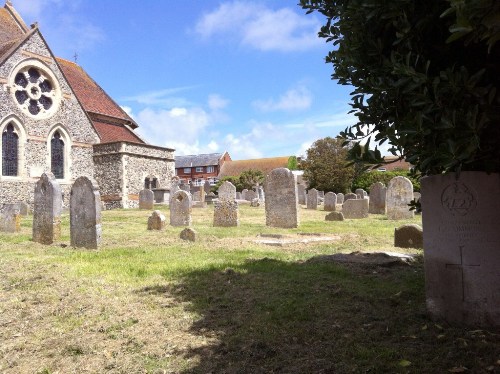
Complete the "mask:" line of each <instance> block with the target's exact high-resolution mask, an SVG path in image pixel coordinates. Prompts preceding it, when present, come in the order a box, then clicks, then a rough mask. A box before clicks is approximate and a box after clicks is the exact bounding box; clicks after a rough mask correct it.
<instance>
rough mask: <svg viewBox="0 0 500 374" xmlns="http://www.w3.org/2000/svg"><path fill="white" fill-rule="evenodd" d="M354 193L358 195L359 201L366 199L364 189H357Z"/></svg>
mask: <svg viewBox="0 0 500 374" xmlns="http://www.w3.org/2000/svg"><path fill="white" fill-rule="evenodd" d="M354 193H355V194H356V198H357V199H364V198H365V190H363V189H362V188H356V191H354Z"/></svg>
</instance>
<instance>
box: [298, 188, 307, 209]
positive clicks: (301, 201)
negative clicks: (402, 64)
mask: <svg viewBox="0 0 500 374" xmlns="http://www.w3.org/2000/svg"><path fill="white" fill-rule="evenodd" d="M297 196H298V199H299V204H300V205H306V187H305V186H304V185H303V184H298V185H297Z"/></svg>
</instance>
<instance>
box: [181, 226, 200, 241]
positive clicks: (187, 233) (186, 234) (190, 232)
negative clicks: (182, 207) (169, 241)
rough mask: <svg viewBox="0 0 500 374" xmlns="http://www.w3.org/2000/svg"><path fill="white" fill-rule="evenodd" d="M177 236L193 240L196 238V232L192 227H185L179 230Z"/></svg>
mask: <svg viewBox="0 0 500 374" xmlns="http://www.w3.org/2000/svg"><path fill="white" fill-rule="evenodd" d="M179 237H180V238H181V239H182V240H186V241H189V242H195V241H196V239H197V238H198V233H197V232H196V231H195V230H194V229H192V228H191V227H186V228H185V229H184V230H182V231H181V233H180V234H179Z"/></svg>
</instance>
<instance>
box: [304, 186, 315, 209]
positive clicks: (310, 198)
mask: <svg viewBox="0 0 500 374" xmlns="http://www.w3.org/2000/svg"><path fill="white" fill-rule="evenodd" d="M306 207H307V209H318V190H316V189H315V188H312V189H310V190H309V191H307V206H306Z"/></svg>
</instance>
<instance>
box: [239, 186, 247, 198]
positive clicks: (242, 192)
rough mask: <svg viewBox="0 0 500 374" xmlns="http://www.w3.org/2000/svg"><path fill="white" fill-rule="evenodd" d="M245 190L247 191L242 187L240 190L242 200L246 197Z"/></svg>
mask: <svg viewBox="0 0 500 374" xmlns="http://www.w3.org/2000/svg"><path fill="white" fill-rule="evenodd" d="M247 192H248V190H247V189H246V188H244V189H243V191H241V199H242V200H246V199H247Z"/></svg>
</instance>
